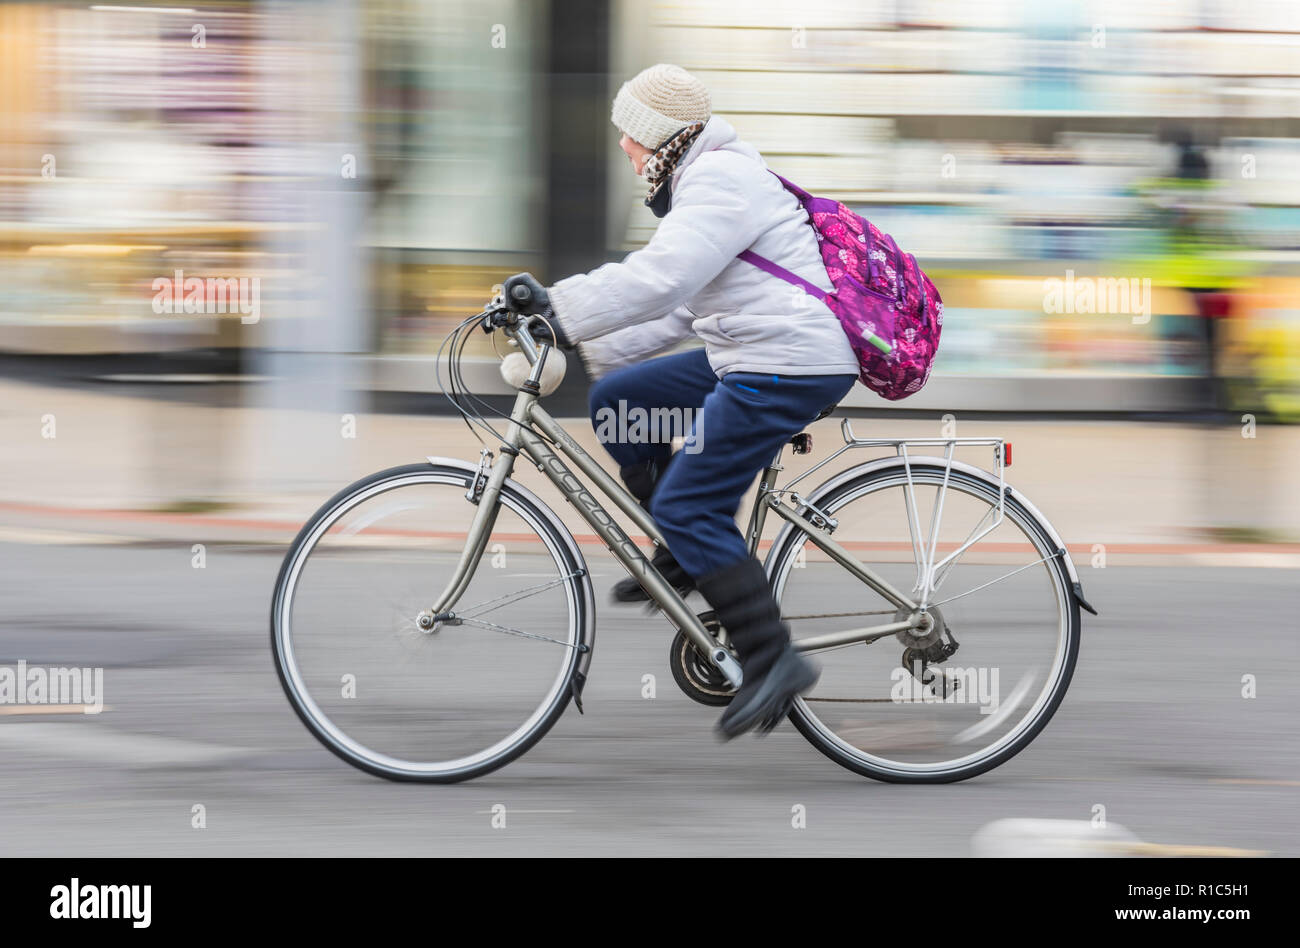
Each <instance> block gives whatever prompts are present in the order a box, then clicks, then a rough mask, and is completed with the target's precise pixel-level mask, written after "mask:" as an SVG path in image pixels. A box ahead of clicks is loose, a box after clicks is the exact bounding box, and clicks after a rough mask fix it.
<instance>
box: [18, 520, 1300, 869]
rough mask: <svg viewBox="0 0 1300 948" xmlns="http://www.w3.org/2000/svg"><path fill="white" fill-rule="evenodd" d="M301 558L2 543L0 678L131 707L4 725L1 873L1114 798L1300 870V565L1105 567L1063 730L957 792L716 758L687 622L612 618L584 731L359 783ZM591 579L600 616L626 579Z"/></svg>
mask: <svg viewBox="0 0 1300 948" xmlns="http://www.w3.org/2000/svg"><path fill="white" fill-rule="evenodd" d="M281 554H282V550H281V549H279V548H276V547H272V546H267V547H251V546H222V545H219V544H218V545H211V546H209V548H208V550H207V566H206V568H205V569H203V570H195V569H192V568H191V567H190V551H189V548H188V546H183V545H176V544H170V543H157V544H125V545H107V544H105V545H76V544H75V543H67V544H57V543H56V544H51V543H39V544H37V543H33V544H25V543H0V631H2V633H3V634H0V665H10V666H12V665H13V664H14V663H16V662H17V661H18V660H19V659H23V660H26V661H27V662H28V663H29V664H32V665H37V664H40V665H70V666H102V667H103V668H104V669H105V671H104V675H105V685H104V688H105V702H106V704H107V708H106V710H105V711H104V712H103V713H102V714H100V715H97V716H87V715H79V714H78V715H69V714H51V713H40V714H14V713H12V709H11V710H10V711H9V712H5V711H4V709H0V755H2V758H0V759H3V761H4V764H3V766H0V801H2V802H0V850H2V851H3V853H4V855H6V856H19V857H22V856H37V855H40V856H99V855H425V856H445V855H505V854H510V855H523V854H558V855H588V854H591V855H598V854H603V855H642V856H645V855H715V854H739V855H795V854H797V855H806V854H814V855H873V856H932V855H967V854H969V853H970V852H971V838H972V836H973V835H974V834H975V833H976V831H977V830H979V829H980V828H981V827H982V826H985V825H986V824H988V823H990V822H991V821H994V820H998V819H1002V818H1008V817H1026V818H1049V819H1069V820H1084V821H1086V820H1089V819H1092V818H1093V817H1094V815H1095V814H1096V813H1097V812H1098V811H1097V810H1096V809H1095V808H1096V807H1097V806H1098V805H1100V806H1102V807H1104V808H1105V818H1106V819H1107V820H1109V821H1111V822H1112V823H1117V824H1122V825H1123V826H1125V827H1127V828H1128V829H1129V830H1131V831H1132V832H1134V833H1136V834H1137V835H1138V836H1140V837H1141V838H1142V839H1144V840H1147V841H1151V842H1158V843H1167V844H1182V845H1196V846H1224V847H1237V848H1242V849H1249V850H1264V851H1268V852H1272V853H1279V854H1284V855H1291V856H1295V855H1300V817H1298V816H1297V810H1296V807H1295V805H1294V801H1295V794H1296V788H1297V787H1300V754H1297V752H1296V751H1297V734H1298V732H1300V690H1298V689H1297V688H1296V684H1295V683H1296V681H1297V679H1298V678H1300V674H1298V673H1300V652H1298V651H1297V649H1296V646H1295V631H1296V618H1295V616H1296V614H1297V610H1298V609H1300V586H1298V585H1297V583H1296V577H1295V573H1294V571H1293V570H1286V569H1241V568H1238V569H1227V568H1219V569H1212V568H1207V567H1188V568H1172V567H1170V568H1138V567H1111V568H1109V569H1105V570H1088V569H1086V568H1085V569H1084V570H1083V572H1084V574H1085V575H1084V581H1085V588H1086V591H1087V594H1088V597H1089V599H1090V600H1092V601H1093V602H1094V603H1095V604H1096V605H1098V606H1099V608H1101V609H1102V612H1103V614H1102V616H1101V617H1100V618H1096V619H1094V618H1092V617H1089V616H1086V615H1085V617H1084V618H1085V623H1084V637H1083V648H1082V651H1081V655H1080V660H1079V665H1078V668H1077V670H1076V673H1075V678H1074V683H1073V686H1072V687H1071V690H1070V692H1069V694H1068V695H1067V697H1066V700H1065V703H1064V705H1063V706H1062V708H1061V710H1060V711H1059V712H1058V713H1057V715H1056V717H1055V718H1054V720H1053V721H1052V723H1051V724H1050V725H1049V726H1048V728H1047V729H1046V731H1044V732H1043V733H1042V734H1041V735H1040V736H1039V737H1038V739H1037V740H1036V741H1035V742H1034V743H1033V744H1032V745H1031V747H1030V748H1029V749H1028V750H1026V751H1025V752H1024V753H1022V754H1021V755H1020V756H1019V757H1017V758H1015V759H1014V760H1012V761H1011V762H1009V763H1007V764H1005V765H1004V766H1002V767H1001V768H999V769H997V770H995V771H993V772H991V773H989V774H986V775H984V776H981V777H978V778H975V779H973V780H970V781H967V782H964V783H960V784H953V785H946V786H937V787H908V786H892V785H886V784H881V783H876V782H873V781H870V780H867V779H864V778H862V777H858V776H856V775H854V774H852V773H850V772H848V771H846V770H843V769H840V768H839V767H837V766H836V765H835V764H833V763H832V762H831V761H829V760H828V759H826V758H824V757H823V756H822V755H820V754H819V753H817V752H816V751H815V750H814V749H813V748H812V747H811V746H810V745H809V744H807V742H805V741H804V739H803V738H802V737H801V736H799V734H798V733H797V732H795V731H794V730H793V728H791V727H790V726H789V725H788V724H786V725H783V726H782V727H781V728H780V729H779V730H778V731H777V732H775V733H774V734H772V735H770V736H768V737H766V738H764V739H761V740H759V739H755V738H752V737H748V738H744V739H741V740H738V741H734V742H731V743H730V744H720V743H718V741H717V740H716V739H715V738H714V736H713V733H712V725H713V718H714V716H715V715H716V713H717V712H716V710H715V709H712V708H705V707H703V706H700V705H697V704H694V703H693V702H691V701H689V700H688V699H687V698H686V697H685V696H683V695H682V694H680V693H679V692H678V691H677V690H676V688H675V687H674V685H673V684H672V680H671V677H670V676H669V674H668V666H667V652H668V642H669V638H670V630H669V629H668V628H667V626H666V625H665V624H664V622H663V620H661V619H658V618H654V617H649V616H645V615H643V614H642V613H640V612H639V611H637V610H634V609H617V610H616V609H613V608H612V607H607V606H602V607H601V608H600V617H601V619H600V625H599V631H598V637H597V645H596V651H595V657H594V661H593V663H592V669H591V672H592V676H591V680H590V682H589V684H588V686H587V690H586V694H585V706H586V712H587V713H586V714H585V715H581V716H580V715H579V714H578V713H577V712H576V710H574V709H573V708H570V709H569V711H568V712H567V713H566V714H565V716H564V718H563V719H562V720H561V721H560V722H559V724H558V725H557V726H556V727H555V729H554V730H553V731H552V732H551V733H550V734H549V735H548V736H547V737H546V738H545V739H544V740H543V741H542V742H541V744H539V745H538V746H537V747H535V748H534V749H532V750H531V751H530V752H529V753H528V754H526V755H525V756H524V757H523V758H521V759H520V760H518V761H516V762H514V763H513V764H510V765H509V766H507V767H506V768H504V769H502V770H499V771H497V772H495V773H493V774H490V775H488V776H486V777H483V778H480V779H478V780H476V781H473V782H470V783H465V784H459V785H454V786H421V785H410V784H394V783H388V782H386V781H382V780H379V779H377V778H373V777H370V776H368V775H366V774H364V773H361V772H360V771H357V770H354V769H352V768H350V767H348V766H347V765H346V764H344V763H343V762H341V761H339V760H338V759H337V758H335V757H334V756H333V755H331V754H330V753H328V752H327V751H326V750H324V749H323V748H322V747H321V746H319V745H318V744H317V743H316V741H315V740H314V739H313V738H312V737H311V736H310V735H309V734H308V733H307V731H306V730H305V729H304V728H303V726H302V725H301V724H300V723H299V722H298V720H297V718H296V717H295V716H294V714H293V712H292V711H291V710H290V707H289V705H288V703H287V701H286V700H285V698H284V696H283V694H282V692H281V690H280V686H279V682H278V680H277V679H276V675H275V672H274V670H273V667H272V664H271V659H270V654H269V649H268V642H267V638H268V637H267V613H268V607H269V599H270V594H271V587H272V583H273V581H274V578H275V573H276V570H277V568H278V566H279V559H280V556H281ZM593 565H594V566H596V572H597V579H596V583H597V588H598V593H599V595H600V596H601V597H602V602H603V596H604V592H605V588H606V587H607V586H608V585H609V584H610V583H611V582H612V581H613V580H614V579H616V578H618V577H617V575H616V570H617V567H615V566H613V565H612V564H609V563H599V564H597V563H593ZM647 672H648V673H653V674H656V675H657V676H658V680H659V689H658V694H657V697H656V698H655V700H653V701H648V700H645V699H644V698H642V696H641V679H642V675H644V674H646V673H647ZM1244 675H1253V676H1255V679H1256V683H1257V684H1256V686H1257V697H1254V698H1245V697H1243V696H1242V687H1243V686H1242V677H1243V676H1244ZM29 710H31V709H29ZM498 804H501V805H504V806H505V808H506V825H505V827H504V828H494V827H493V825H492V823H493V809H494V807H495V806H497V805H498ZM799 805H801V806H802V807H804V808H805V812H806V827H805V828H802V829H797V828H794V827H793V826H792V808H794V807H796V806H799ZM196 806H201V807H202V811H201V812H202V815H203V818H204V822H205V826H204V827H203V828H196V827H195V826H194V825H193V823H194V821H195V819H196V818H195V812H196V811H195V807H196Z"/></svg>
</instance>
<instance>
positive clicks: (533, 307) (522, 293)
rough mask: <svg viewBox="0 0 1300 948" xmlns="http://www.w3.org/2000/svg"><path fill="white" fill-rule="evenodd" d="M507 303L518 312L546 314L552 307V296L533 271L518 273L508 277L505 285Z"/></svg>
mask: <svg viewBox="0 0 1300 948" xmlns="http://www.w3.org/2000/svg"><path fill="white" fill-rule="evenodd" d="M502 293H503V295H504V296H505V300H506V305H507V306H508V307H510V309H511V310H512V311H513V312H516V313H528V314H529V315H533V316H537V315H546V312H547V310H549V309H550V307H551V298H550V297H549V296H548V295H547V294H546V287H544V286H542V284H540V283H538V282H537V278H536V277H534V276H533V275H532V274H531V273H516V274H515V275H514V276H512V277H508V278H507V279H506V282H505V284H504V286H503V289H502Z"/></svg>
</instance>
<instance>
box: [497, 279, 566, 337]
mask: <svg viewBox="0 0 1300 948" xmlns="http://www.w3.org/2000/svg"><path fill="white" fill-rule="evenodd" d="M501 292H502V295H503V296H504V297H505V300H506V305H507V306H509V307H510V309H511V310H513V311H514V312H516V313H528V314H529V315H532V316H543V317H545V318H546V320H547V322H549V323H550V326H549V328H548V327H547V323H543V322H534V323H533V325H532V335H533V338H534V339H536V340H537V341H538V342H544V343H549V344H552V345H555V346H557V347H559V348H561V349H572V348H573V343H572V342H570V341H569V337H568V336H566V335H565V333H564V329H563V328H562V327H561V326H560V321H559V319H558V318H556V315H555V310H554V309H553V308H552V307H551V298H550V296H549V295H548V294H547V292H546V287H544V286H542V284H540V283H538V282H537V278H536V277H534V276H533V275H532V274H531V273H516V274H515V275H514V276H512V277H509V278H508V279H507V280H506V282H505V283H504V284H503V286H502V290H501ZM552 333H554V335H552Z"/></svg>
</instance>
